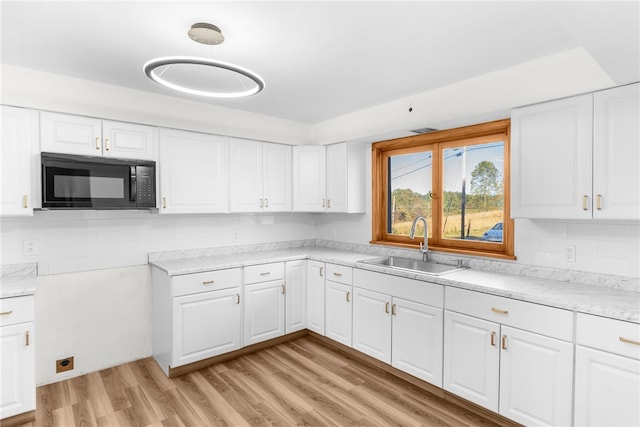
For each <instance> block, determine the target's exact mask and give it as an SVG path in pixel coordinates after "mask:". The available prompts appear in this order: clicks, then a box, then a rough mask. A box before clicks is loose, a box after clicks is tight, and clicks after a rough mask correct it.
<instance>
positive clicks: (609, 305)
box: [150, 247, 640, 323]
mask: <svg viewBox="0 0 640 427" xmlns="http://www.w3.org/2000/svg"><path fill="white" fill-rule="evenodd" d="M375 256H376V255H372V254H367V253H360V252H350V251H344V250H339V249H332V248H327V247H296V248H289V249H275V250H265V251H253V252H242V253H233V254H221V255H211V254H206V253H203V254H201V255H200V256H192V257H180V254H179V253H178V254H176V255H175V257H171V256H167V255H165V259H157V258H153V257H150V264H151V265H152V266H155V267H157V268H160V269H161V270H164V271H165V272H166V273H167V274H168V275H169V276H176V275H182V274H190V273H198V272H203V271H212V270H221V269H227V268H235V267H244V266H248V265H256V264H263V263H268V262H281V261H292V260H299V259H311V260H316V261H322V262H329V263H335V264H340V265H345V266H349V267H357V268H361V269H365V270H371V271H377V272H381V273H386V274H392V275H395V276H400V277H406V278H411V279H416V280H422V281H425V282H431V283H437V284H440V285H444V286H453V287H457V288H462V289H467V290H471V291H477V292H483V293H487V294H492V295H497V296H501V297H507V298H512V299H517V300H521V301H527V302H533V303H538V304H544V305H548V306H552V307H557V308H563V309H567V310H572V311H576V312H580V313H588V314H594V315H599V316H604V317H609V318H613V319H618V320H626V321H630V322H634V323H640V293H639V292H635V291H632V290H625V289H616V288H612V287H605V286H595V285H592V284H582V283H573V282H567V281H559V280H554V279H550V278H540V277H530V276H523V275H515V274H506V273H496V272H487V271H479V270H476V269H465V270H462V271H456V272H452V273H448V274H445V275H442V276H432V275H427V274H420V273H415V272H412V271H405V270H397V269H393V268H388V267H382V266H375V265H370V264H364V263H361V262H358V261H361V260H363V259H367V258H373V257H375Z"/></svg>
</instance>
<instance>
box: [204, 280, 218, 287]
mask: <svg viewBox="0 0 640 427" xmlns="http://www.w3.org/2000/svg"><path fill="white" fill-rule="evenodd" d="M214 282H215V280H207V281H205V282H202V284H203V285H204V286H209V285H213V284H214Z"/></svg>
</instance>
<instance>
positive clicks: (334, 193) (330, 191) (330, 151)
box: [327, 142, 368, 213]
mask: <svg viewBox="0 0 640 427" xmlns="http://www.w3.org/2000/svg"><path fill="white" fill-rule="evenodd" d="M367 149H368V147H367V146H366V145H363V144H347V143H346V142H341V143H338V144H332V145H328V146H327V212H349V213H354V212H366V209H367V203H366V191H365V189H366V186H367V182H366V177H367V170H368V166H367V161H366V160H367V157H366V154H367Z"/></svg>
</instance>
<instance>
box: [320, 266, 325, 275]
mask: <svg viewBox="0 0 640 427" xmlns="http://www.w3.org/2000/svg"><path fill="white" fill-rule="evenodd" d="M323 269H324V267H320V277H322V270H323Z"/></svg>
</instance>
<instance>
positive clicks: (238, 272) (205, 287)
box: [171, 268, 242, 297]
mask: <svg viewBox="0 0 640 427" xmlns="http://www.w3.org/2000/svg"><path fill="white" fill-rule="evenodd" d="M241 284H242V269H240V268H230V269H228V270H216V271H206V272H204V273H194V274H185V275H183V276H175V277H173V278H172V279H171V296H174V297H177V296H180V295H190V294H196V293H199V292H207V291H215V290H219V289H227V288H232V287H234V286H240V285H241Z"/></svg>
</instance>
